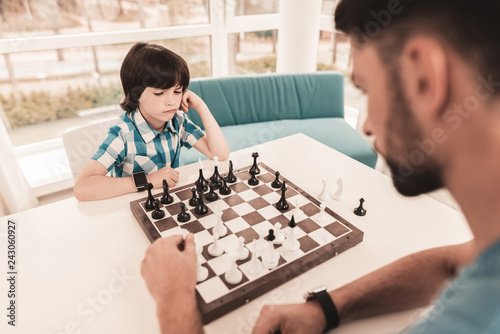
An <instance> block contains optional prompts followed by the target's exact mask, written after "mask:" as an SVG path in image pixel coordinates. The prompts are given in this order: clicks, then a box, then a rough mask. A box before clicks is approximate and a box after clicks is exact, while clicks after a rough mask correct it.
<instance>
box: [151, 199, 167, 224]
mask: <svg viewBox="0 0 500 334" xmlns="http://www.w3.org/2000/svg"><path fill="white" fill-rule="evenodd" d="M151 217H153V219H162V218H163V217H165V211H163V210H162V209H160V201H159V200H158V199H155V211H153V212H152V213H151Z"/></svg>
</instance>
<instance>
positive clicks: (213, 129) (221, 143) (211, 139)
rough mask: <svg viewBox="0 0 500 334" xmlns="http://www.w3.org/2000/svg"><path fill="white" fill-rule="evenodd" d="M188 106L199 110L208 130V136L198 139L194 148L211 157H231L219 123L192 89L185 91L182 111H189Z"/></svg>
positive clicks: (224, 158) (221, 158) (223, 158)
mask: <svg viewBox="0 0 500 334" xmlns="http://www.w3.org/2000/svg"><path fill="white" fill-rule="evenodd" d="M188 108H193V109H195V110H196V112H198V115H200V118H201V121H202V122H203V126H204V127H205V131H206V136H203V137H202V138H201V139H200V140H198V141H197V142H196V144H194V148H195V149H197V150H198V151H200V152H201V153H203V154H205V155H206V156H207V157H209V158H213V157H215V156H217V157H218V158H219V160H226V159H227V158H228V157H229V146H228V145H227V142H226V139H225V138H224V134H223V133H222V130H221V129H220V127H219V124H217V121H216V120H215V118H214V116H213V115H212V113H211V112H210V110H209V109H208V107H207V105H206V104H205V102H203V100H202V99H201V98H200V97H199V96H198V95H196V94H195V93H193V92H191V91H190V90H186V91H185V92H184V95H183V96H182V104H181V109H182V111H184V112H187V111H188Z"/></svg>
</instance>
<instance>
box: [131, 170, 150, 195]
mask: <svg viewBox="0 0 500 334" xmlns="http://www.w3.org/2000/svg"><path fill="white" fill-rule="evenodd" d="M132 178H133V179H134V184H135V188H136V189H137V191H144V190H146V189H148V178H147V177H146V173H144V172H135V173H134V174H132Z"/></svg>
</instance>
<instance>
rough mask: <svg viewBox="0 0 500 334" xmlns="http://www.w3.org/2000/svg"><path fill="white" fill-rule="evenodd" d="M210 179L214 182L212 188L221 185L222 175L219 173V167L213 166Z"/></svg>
mask: <svg viewBox="0 0 500 334" xmlns="http://www.w3.org/2000/svg"><path fill="white" fill-rule="evenodd" d="M210 181H211V182H212V183H213V184H214V189H219V188H220V187H222V176H220V174H219V167H218V166H215V168H214V174H213V175H212V176H211V177H210Z"/></svg>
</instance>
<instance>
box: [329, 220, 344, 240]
mask: <svg viewBox="0 0 500 334" xmlns="http://www.w3.org/2000/svg"><path fill="white" fill-rule="evenodd" d="M324 229H325V230H327V231H328V232H330V233H331V234H333V235H334V236H336V237H337V238H338V237H340V236H341V235H343V234H345V233H347V232H349V231H350V230H349V229H348V228H347V227H345V226H344V225H342V224H340V223H339V222H335V223H333V224H330V225H327V226H325V227H324Z"/></svg>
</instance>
